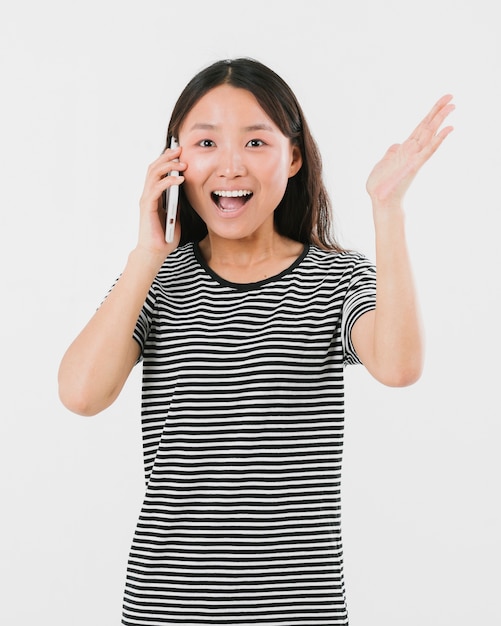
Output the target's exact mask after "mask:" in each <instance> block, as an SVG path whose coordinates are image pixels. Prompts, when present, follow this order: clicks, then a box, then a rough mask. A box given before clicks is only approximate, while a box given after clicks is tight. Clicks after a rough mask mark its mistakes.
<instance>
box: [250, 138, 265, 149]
mask: <svg viewBox="0 0 501 626" xmlns="http://www.w3.org/2000/svg"><path fill="white" fill-rule="evenodd" d="M247 145H248V146H249V147H250V148H260V147H261V146H264V141H262V140H261V139H251V140H250V141H249V143H248V144H247Z"/></svg>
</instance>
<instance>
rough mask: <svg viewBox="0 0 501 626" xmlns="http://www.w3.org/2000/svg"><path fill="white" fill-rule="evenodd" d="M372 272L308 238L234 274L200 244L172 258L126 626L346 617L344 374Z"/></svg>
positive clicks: (148, 390) (356, 258)
mask: <svg viewBox="0 0 501 626" xmlns="http://www.w3.org/2000/svg"><path fill="white" fill-rule="evenodd" d="M374 307H375V269H374V267H373V265H372V263H371V262H369V261H368V260H367V259H366V258H365V257H364V256H362V255H360V254H358V253H354V252H344V253H336V252H327V251H324V250H320V249H319V248H317V247H315V246H306V247H305V250H304V252H303V254H302V255H301V256H300V257H299V258H298V259H297V260H296V261H295V263H294V264H293V265H291V267H289V268H288V269H287V270H285V271H284V272H282V273H281V274H279V275H278V276H274V277H271V278H268V279H266V280H263V281H260V282H258V283H252V284H235V283H230V282H227V281H225V280H223V279H221V278H220V277H218V276H217V275H216V274H214V273H213V272H212V271H211V270H210V268H208V267H207V266H206V264H205V262H204V260H203V258H202V256H201V254H200V251H199V249H198V246H197V245H196V244H191V243H190V244H187V245H185V246H183V247H181V248H179V249H178V250H176V251H175V252H174V253H173V254H171V255H170V256H169V257H168V258H167V259H166V261H165V263H164V265H163V266H162V268H161V270H160V272H159V274H158V276H157V278H156V279H155V281H154V282H153V284H152V286H151V289H150V292H149V294H148V297H147V299H146V302H145V304H144V307H143V311H142V313H141V315H140V318H139V320H138V323H137V327H136V331H135V335H134V336H135V338H136V340H137V341H138V342H139V344H140V346H141V351H142V360H143V395H142V428H143V442H144V460H145V472H146V494H145V499H144V504H143V507H142V511H141V515H140V518H139V521H138V524H137V528H136V532H135V535H134V539H133V543H132V548H131V552H130V556H129V563H128V569H127V581H126V588H125V594H124V608H123V620H122V623H123V624H126V625H128V626H132V625H135V626H138V625H141V626H146V625H148V626H160V625H161V626H166V625H167V626H174V625H176V626H179V625H182V626H221V625H225V626H251V625H258V626H332V625H334V624H347V623H348V618H347V609H346V601H345V592H344V583H343V560H342V543H341V532H340V480H341V460H342V449H343V420H344V406H343V369H344V365H345V364H348V363H357V362H358V358H357V355H356V353H355V350H354V348H353V345H352V343H351V340H350V332H351V328H352V326H353V324H354V322H355V321H356V320H357V319H358V317H359V316H360V315H362V314H363V313H365V312H366V311H368V310H370V309H373V308H374Z"/></svg>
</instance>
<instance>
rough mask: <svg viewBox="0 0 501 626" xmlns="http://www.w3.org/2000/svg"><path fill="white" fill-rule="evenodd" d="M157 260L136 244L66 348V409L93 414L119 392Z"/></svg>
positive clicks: (62, 380)
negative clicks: (100, 303) (115, 279)
mask: <svg viewBox="0 0 501 626" xmlns="http://www.w3.org/2000/svg"><path fill="white" fill-rule="evenodd" d="M160 266H161V259H160V258H159V256H158V255H154V254H151V253H149V252H147V251H144V250H142V249H140V248H136V249H135V250H134V251H133V252H131V254H130V255H129V258H128V261H127V264H126V266H125V268H124V271H123V273H122V275H121V277H120V279H119V280H118V281H117V283H116V285H115V286H114V288H113V290H112V291H111V292H110V293H109V294H108V297H107V298H106V300H105V301H104V302H103V303H102V305H101V307H100V308H99V309H98V310H97V311H96V313H95V314H94V316H93V317H92V318H91V320H90V321H89V322H88V324H87V325H86V326H85V328H84V329H83V330H82V332H81V333H80V334H79V335H78V336H77V338H76V339H75V340H74V341H73V343H72V344H71V345H70V347H69V348H68V350H67V351H66V353H65V355H64V357H63V359H62V361H61V365H60V368H59V377H58V380H59V395H60V398H61V401H62V402H63V404H65V406H66V407H67V408H69V409H70V410H72V411H74V412H75V413H79V414H81V415H94V414H96V413H98V412H99V411H101V410H103V409H104V408H106V407H107V406H109V405H110V404H111V403H112V402H113V401H114V400H115V398H116V397H117V396H118V394H119V392H120V390H121V389H122V387H123V385H124V383H125V381H126V379H127V377H128V375H129V373H130V371H131V369H132V367H133V365H134V363H135V361H136V360H137V357H138V354H139V346H138V344H137V342H136V341H135V340H134V339H133V331H134V328H135V325H136V322H137V318H138V316H139V313H140V311H141V308H142V306H143V304H144V301H145V299H146V296H147V293H148V290H149V288H150V286H151V283H152V282H153V280H154V278H155V276H156V274H157V272H158V270H159V268H160Z"/></svg>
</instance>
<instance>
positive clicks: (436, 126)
mask: <svg viewBox="0 0 501 626" xmlns="http://www.w3.org/2000/svg"><path fill="white" fill-rule="evenodd" d="M451 100H452V96H451V95H445V96H443V97H442V98H440V100H438V102H437V103H436V104H435V106H434V107H433V108H432V109H431V111H430V112H429V113H428V115H427V116H426V117H425V118H424V119H423V121H422V122H421V123H420V124H419V125H418V126H417V127H416V129H415V130H414V132H413V133H412V134H411V135H410V137H409V138H408V139H407V140H406V141H404V142H403V143H401V144H394V145H392V146H391V147H390V148H389V149H388V150H387V152H386V154H385V155H384V157H383V158H382V159H381V161H379V163H377V164H376V166H375V167H374V169H373V170H372V172H371V174H370V175H369V178H368V180H367V184H366V188H367V192H368V193H369V195H370V197H371V199H372V201H373V205H374V206H375V207H377V206H384V207H390V208H392V207H394V208H398V207H401V205H402V201H403V197H404V195H405V192H406V191H407V189H408V188H409V186H410V184H411V183H412V181H413V180H414V177H415V176H416V174H417V173H418V171H419V170H420V169H421V167H422V166H423V165H424V163H426V161H427V160H428V159H429V158H430V157H431V156H432V154H434V153H435V151H436V150H437V149H438V147H439V146H440V144H441V143H442V142H443V141H444V139H445V138H446V137H447V135H449V133H450V132H451V131H452V130H453V127H452V126H446V127H445V128H442V129H440V128H441V126H442V124H443V122H444V120H445V119H446V118H447V116H448V115H449V114H450V113H451V111H453V110H454V108H455V107H454V105H453V104H452V103H451Z"/></svg>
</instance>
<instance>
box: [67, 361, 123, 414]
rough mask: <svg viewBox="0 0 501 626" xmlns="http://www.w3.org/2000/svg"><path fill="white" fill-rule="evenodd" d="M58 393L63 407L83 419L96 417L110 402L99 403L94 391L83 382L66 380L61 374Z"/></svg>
mask: <svg viewBox="0 0 501 626" xmlns="http://www.w3.org/2000/svg"><path fill="white" fill-rule="evenodd" d="M58 393H59V400H60V401H61V403H62V404H63V406H64V407H66V408H67V409H68V410H69V411H71V412H72V413H76V414H77V415H82V416H83V417H92V416H93V415H97V414H98V413H100V412H101V411H102V410H104V409H105V408H106V407H107V406H109V405H110V404H111V401H110V402H104V401H99V399H98V398H97V397H96V393H95V391H94V390H93V389H92V388H89V386H88V385H85V384H84V382H83V381H74V380H67V379H66V377H65V376H64V374H62V373H61V372H60V374H59V377H58Z"/></svg>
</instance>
